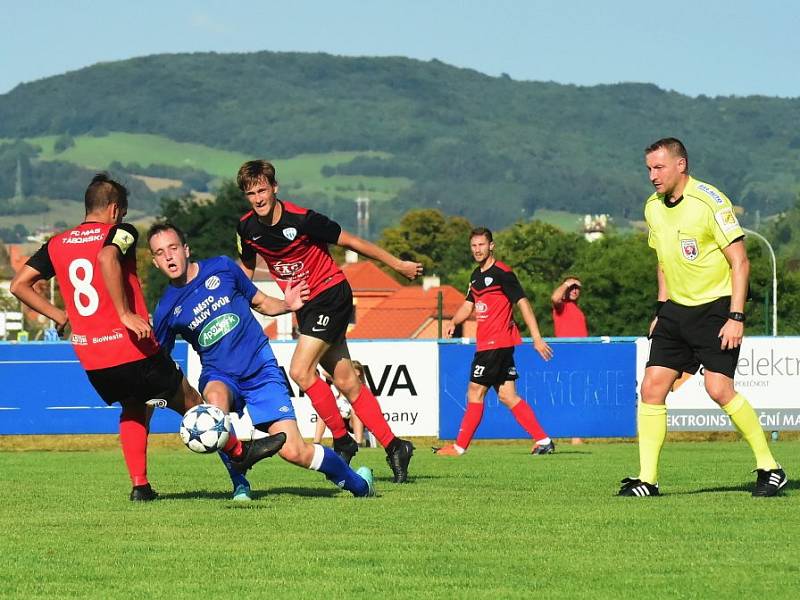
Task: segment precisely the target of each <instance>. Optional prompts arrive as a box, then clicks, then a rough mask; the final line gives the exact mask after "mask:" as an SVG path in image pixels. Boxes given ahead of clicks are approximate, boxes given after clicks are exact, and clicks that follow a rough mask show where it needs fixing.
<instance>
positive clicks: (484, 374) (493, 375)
mask: <svg viewBox="0 0 800 600" xmlns="http://www.w3.org/2000/svg"><path fill="white" fill-rule="evenodd" d="M518 377H519V375H518V374H517V366H516V365H515V364H514V348H513V346H512V347H511V348H498V349H497V350H481V351H480V352H476V353H475V358H473V359H472V367H470V377H469V380H470V381H471V382H472V383H477V384H479V385H483V386H486V387H493V386H495V385H503V384H504V383H505V382H506V381H514V380H515V379H517V378H518Z"/></svg>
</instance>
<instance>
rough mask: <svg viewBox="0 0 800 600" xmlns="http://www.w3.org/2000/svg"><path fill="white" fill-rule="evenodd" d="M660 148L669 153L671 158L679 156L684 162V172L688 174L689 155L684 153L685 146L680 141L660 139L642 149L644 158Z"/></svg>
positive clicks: (670, 138)
mask: <svg viewBox="0 0 800 600" xmlns="http://www.w3.org/2000/svg"><path fill="white" fill-rule="evenodd" d="M661 148H664V149H665V150H668V151H669V153H670V154H672V155H673V156H679V157H680V158H682V159H683V160H685V161H686V172H687V173H688V172H689V153H688V152H686V146H684V145H683V142H682V141H680V140H679V139H678V138H674V137H666V138H661V139H660V140H658V141H656V142H653V143H652V144H650V145H649V146H648V147H647V148H645V149H644V153H645V156H647V155H648V154H650V153H651V152H655V151H656V150H660V149H661Z"/></svg>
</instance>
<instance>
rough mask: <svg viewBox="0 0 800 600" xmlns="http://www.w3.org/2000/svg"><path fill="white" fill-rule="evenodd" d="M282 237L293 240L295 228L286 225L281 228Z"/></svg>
mask: <svg viewBox="0 0 800 600" xmlns="http://www.w3.org/2000/svg"><path fill="white" fill-rule="evenodd" d="M283 237H285V238H286V239H287V240H294V238H296V237H297V229H295V228H294V227H287V228H286V229H284V230H283Z"/></svg>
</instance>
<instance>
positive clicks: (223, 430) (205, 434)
mask: <svg viewBox="0 0 800 600" xmlns="http://www.w3.org/2000/svg"><path fill="white" fill-rule="evenodd" d="M180 435H181V439H182V440H183V443H184V444H186V447H187V448H189V450H191V451H192V452H197V453H199V454H209V453H210V452H216V451H217V450H222V449H223V448H224V447H225V444H227V443H228V439H229V438H230V435H231V420H230V417H229V416H228V415H227V414H225V413H224V412H222V410H220V409H219V408H217V407H216V406H213V405H211V404H199V405H197V406H193V407H192V408H190V409H189V410H188V411H186V414H185V415H183V421H181V429H180Z"/></svg>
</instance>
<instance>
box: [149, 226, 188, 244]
mask: <svg viewBox="0 0 800 600" xmlns="http://www.w3.org/2000/svg"><path fill="white" fill-rule="evenodd" d="M170 230H172V231H174V232H175V233H177V234H178V238H179V239H180V240H181V244H186V234H185V233H183V230H182V229H181V228H180V227H178V226H177V225H173V224H172V223H170V222H169V221H161V222H158V223H153V224H152V225H151V226H150V229H148V230H147V243H148V244H149V243H150V240H151V239H152V238H153V236H155V235H158V234H159V233H164V232H165V231H170Z"/></svg>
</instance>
